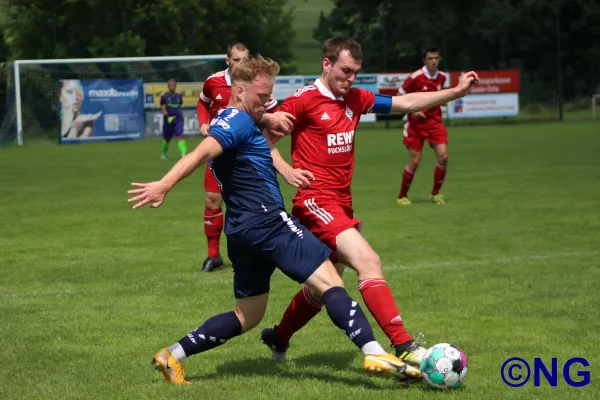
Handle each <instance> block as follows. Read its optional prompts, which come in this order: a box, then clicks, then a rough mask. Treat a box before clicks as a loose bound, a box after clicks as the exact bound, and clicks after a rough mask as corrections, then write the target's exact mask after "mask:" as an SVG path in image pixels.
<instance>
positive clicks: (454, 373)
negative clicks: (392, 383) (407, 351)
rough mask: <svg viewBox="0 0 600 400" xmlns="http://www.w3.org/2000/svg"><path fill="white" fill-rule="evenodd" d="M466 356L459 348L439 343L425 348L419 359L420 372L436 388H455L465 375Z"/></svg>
mask: <svg viewBox="0 0 600 400" xmlns="http://www.w3.org/2000/svg"><path fill="white" fill-rule="evenodd" d="M467 366H468V362H467V356H465V353H463V351H462V350H461V349H459V348H458V347H456V346H453V345H451V344H448V343H439V344H436V345H435V346H433V347H431V348H430V349H429V350H427V353H425V355H424V356H423V360H421V374H422V375H423V378H425V380H426V381H427V383H429V384H430V385H432V386H434V387H436V388H438V389H457V388H459V387H460V386H461V385H462V383H463V382H464V380H465V378H466V377H467Z"/></svg>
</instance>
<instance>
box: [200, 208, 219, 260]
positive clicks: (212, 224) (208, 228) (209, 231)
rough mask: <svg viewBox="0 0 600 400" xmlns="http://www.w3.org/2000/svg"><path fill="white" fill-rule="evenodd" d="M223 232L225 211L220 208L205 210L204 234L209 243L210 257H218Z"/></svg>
mask: <svg viewBox="0 0 600 400" xmlns="http://www.w3.org/2000/svg"><path fill="white" fill-rule="evenodd" d="M222 230H223V211H221V209H220V208H205V209H204V234H205V235H206V240H207V242H208V256H209V257H210V258H214V257H218V256H219V254H220V251H219V242H220V240H221V231H222Z"/></svg>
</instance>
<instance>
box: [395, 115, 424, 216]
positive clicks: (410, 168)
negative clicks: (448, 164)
mask: <svg viewBox="0 0 600 400" xmlns="http://www.w3.org/2000/svg"><path fill="white" fill-rule="evenodd" d="M403 142H404V145H405V146H406V148H407V149H408V152H409V159H408V164H406V166H405V167H404V171H403V172H402V183H401V184H400V193H399V194H398V198H397V199H396V202H397V203H398V204H400V205H403V206H407V205H410V204H411V202H410V200H409V199H408V190H409V189H410V185H411V184H412V181H413V179H414V177H415V173H416V172H417V168H418V167H419V163H420V162H421V152H422V151H423V142H424V138H423V136H422V135H421V134H420V132H419V131H417V130H416V129H414V128H411V127H409V126H408V122H407V123H406V124H405V126H404V139H403Z"/></svg>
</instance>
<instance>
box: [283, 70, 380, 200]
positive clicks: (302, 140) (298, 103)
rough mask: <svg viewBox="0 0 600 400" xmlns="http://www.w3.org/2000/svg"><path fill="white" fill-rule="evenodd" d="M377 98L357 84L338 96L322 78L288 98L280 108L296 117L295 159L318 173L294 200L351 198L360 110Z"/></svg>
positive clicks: (293, 138) (294, 130)
mask: <svg viewBox="0 0 600 400" xmlns="http://www.w3.org/2000/svg"><path fill="white" fill-rule="evenodd" d="M374 102H375V94H373V93H371V92H369V91H367V90H363V89H357V88H351V89H350V91H349V92H348V93H347V94H346V95H345V96H343V97H339V98H336V97H335V96H334V95H333V93H331V91H330V90H329V89H327V87H325V85H324V84H323V83H322V82H321V81H320V80H319V79H317V80H316V81H315V83H314V84H313V85H309V86H306V87H304V88H303V89H299V90H298V91H297V92H296V93H294V94H293V95H292V96H290V97H288V98H287V99H285V101H284V102H283V104H282V105H281V108H280V111H285V112H288V113H290V114H292V115H294V117H296V121H295V126H294V129H293V131H292V134H291V136H292V149H291V150H292V162H293V164H294V167H295V168H302V169H305V170H308V171H310V172H312V173H313V175H314V176H315V180H314V181H313V182H312V183H311V187H310V188H308V189H299V190H298V193H297V194H296V197H294V201H297V200H299V199H302V198H306V197H317V198H332V199H335V200H341V201H344V202H350V201H351V193H350V184H351V182H352V174H353V172H354V133H355V131H356V126H357V125H358V122H359V120H360V116H361V114H365V113H367V112H369V111H370V110H371V108H372V107H373V104H374Z"/></svg>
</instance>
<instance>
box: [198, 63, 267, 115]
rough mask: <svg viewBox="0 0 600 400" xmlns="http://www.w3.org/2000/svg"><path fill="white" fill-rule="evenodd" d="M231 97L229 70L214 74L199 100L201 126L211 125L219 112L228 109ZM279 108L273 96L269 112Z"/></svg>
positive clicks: (205, 85) (207, 80)
mask: <svg viewBox="0 0 600 400" xmlns="http://www.w3.org/2000/svg"><path fill="white" fill-rule="evenodd" d="M230 97H231V76H230V75H229V68H227V69H226V70H224V71H220V72H217V73H214V74H212V75H211V76H209V77H208V78H207V79H206V82H204V86H203V87H202V93H200V98H199V99H198V120H199V121H200V125H202V124H209V123H210V121H212V120H213V118H214V117H215V115H217V112H218V111H219V110H221V109H223V108H227V105H228V104H229V98H230ZM275 106H277V99H276V98H275V97H273V96H271V102H270V104H269V107H267V110H268V111H273V108H274V107H275Z"/></svg>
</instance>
